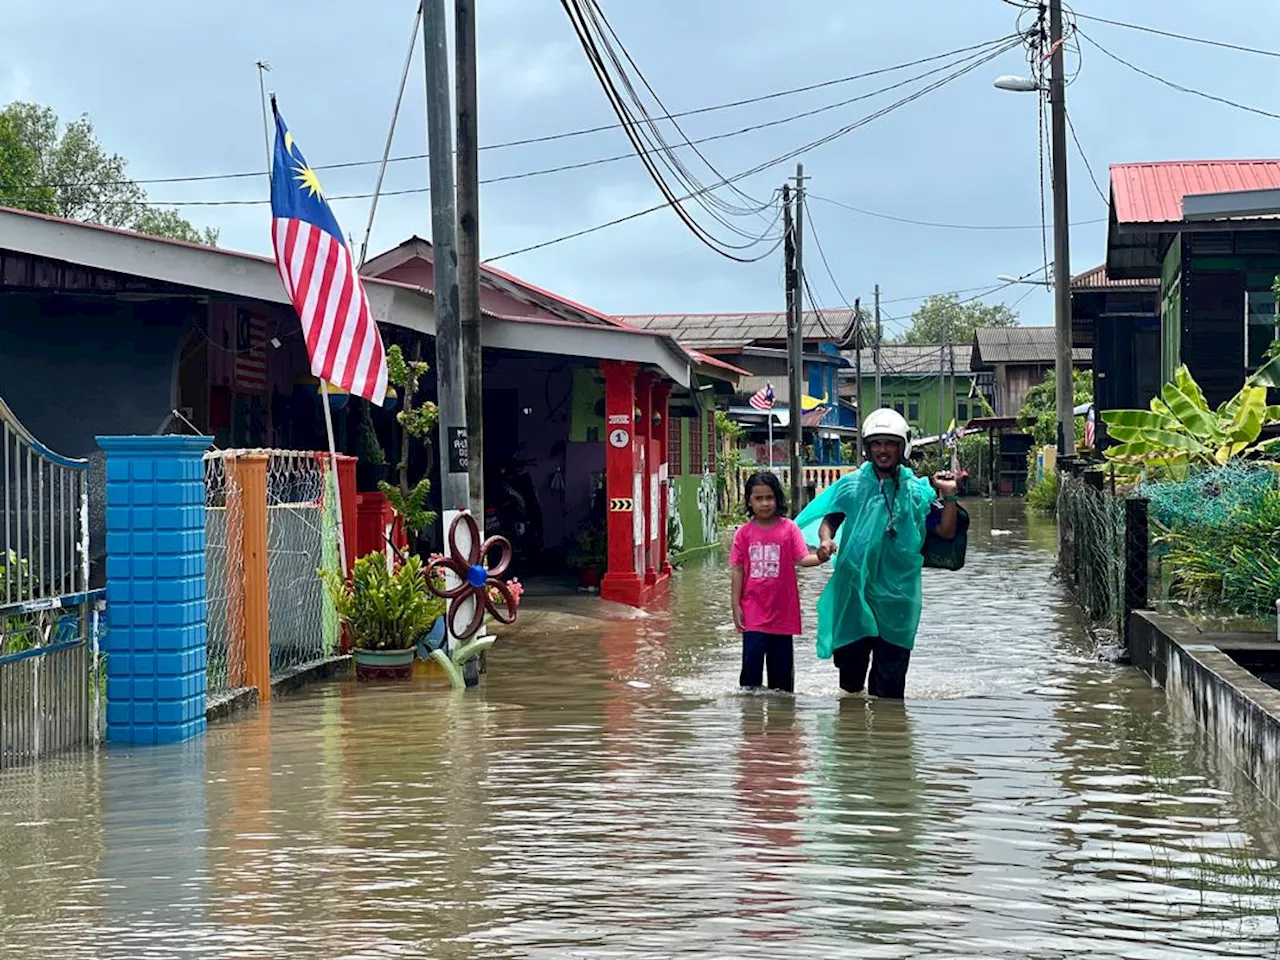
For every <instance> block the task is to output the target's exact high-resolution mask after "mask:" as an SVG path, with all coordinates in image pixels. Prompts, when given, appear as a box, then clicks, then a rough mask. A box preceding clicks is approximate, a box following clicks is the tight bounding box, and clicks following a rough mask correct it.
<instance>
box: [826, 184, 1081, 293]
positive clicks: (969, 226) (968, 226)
mask: <svg viewBox="0 0 1280 960" xmlns="http://www.w3.org/2000/svg"><path fill="white" fill-rule="evenodd" d="M806 196H808V197H809V198H811V199H813V200H821V201H822V202H823V203H829V204H831V205H832V206H836V207H841V208H842V209H845V210H848V211H850V212H852V213H860V214H862V215H863V216H865V217H875V218H876V219H878V220H892V221H893V222H895V223H906V224H910V225H911V226H915V227H937V228H939V229H943V230H1039V229H1040V224H1038V223H1014V224H1007V223H1006V224H991V223H940V222H938V221H936V220H914V219H912V218H910V217H899V216H895V215H894V214H891V213H878V212H877V211H875V210H864V209H863V208H862V207H855V206H852V205H850V204H847V203H843V202H841V201H839V200H833V199H831V198H830V197H823V196H819V195H818V194H814V193H808V194H806ZM1105 220H1106V217H1098V218H1096V219H1093V220H1077V221H1075V222H1074V223H1072V226H1073V227H1083V226H1088V225H1090V224H1095V223H1102V222H1104V221H1105ZM884 302H886V301H881V303H884Z"/></svg>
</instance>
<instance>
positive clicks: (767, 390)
mask: <svg viewBox="0 0 1280 960" xmlns="http://www.w3.org/2000/svg"><path fill="white" fill-rule="evenodd" d="M749 402H750V404H751V406H753V407H755V408H756V409H757V410H772V409H773V384H772V383H766V384H765V385H764V386H763V387H761V388H760V389H759V390H757V391H756V392H755V393H754V394H752V396H751V400H750V401H749Z"/></svg>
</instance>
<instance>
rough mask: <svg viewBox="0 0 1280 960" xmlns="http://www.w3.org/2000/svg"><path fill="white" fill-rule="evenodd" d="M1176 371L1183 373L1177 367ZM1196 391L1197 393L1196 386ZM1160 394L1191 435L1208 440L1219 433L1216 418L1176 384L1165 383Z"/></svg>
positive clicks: (1181, 369) (1183, 371)
mask: <svg viewBox="0 0 1280 960" xmlns="http://www.w3.org/2000/svg"><path fill="white" fill-rule="evenodd" d="M1178 372H1179V373H1185V370H1184V369H1183V368H1181V367H1179V368H1178ZM1188 376H1189V374H1188ZM1196 392H1197V394H1199V388H1198V387H1197V388H1196ZM1160 395H1161V396H1162V397H1163V398H1164V402H1165V404H1166V405H1168V407H1169V409H1170V410H1172V411H1173V415H1174V416H1175V417H1177V418H1178V422H1179V423H1180V424H1182V426H1184V427H1186V429H1187V432H1188V433H1189V434H1191V435H1192V436H1193V437H1201V438H1203V439H1205V440H1209V439H1212V438H1214V437H1216V436H1218V435H1220V434H1221V432H1222V430H1221V427H1220V426H1219V424H1218V418H1217V417H1215V416H1214V415H1213V414H1212V413H1210V412H1209V411H1208V410H1207V409H1201V407H1199V406H1198V405H1197V404H1196V402H1195V400H1193V399H1192V398H1191V397H1189V396H1187V395H1186V394H1185V393H1183V392H1182V391H1181V390H1180V389H1179V388H1178V387H1177V385H1176V384H1172V383H1166V384H1165V385H1164V389H1163V390H1162V391H1161V394H1160Z"/></svg>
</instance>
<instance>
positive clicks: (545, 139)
mask: <svg viewBox="0 0 1280 960" xmlns="http://www.w3.org/2000/svg"><path fill="white" fill-rule="evenodd" d="M1008 39H1010V37H1000V38H997V39H995V40H988V41H985V42H984V43H977V44H970V45H969V46H964V47H958V48H956V49H953V50H948V51H946V52H944V53H937V54H933V55H932V56H928V57H920V58H918V59H916V60H910V61H907V62H904V63H897V64H893V65H892V66H888V67H879V68H877V69H875V70H866V71H863V72H861V73H855V74H850V75H848V76H844V77H836V78H834V79H831V80H822V81H819V82H817V83H810V84H805V85H804V86H799V87H791V88H788V89H786V90H777V91H774V92H772V93H766V94H761V95H759V96H755V97H745V98H742V99H738V100H730V101H726V102H724V103H716V104H711V105H709V106H705V107H695V108H693V109H690V110H682V111H679V112H676V113H670V114H667V115H664V116H663V117H660V118H659V119H666V120H675V119H682V118H685V117H695V116H701V115H702V114H707V113H717V112H720V111H723V110H732V109H736V108H738V107H745V106H751V105H753V104H757V103H766V102H768V101H771V100H778V99H782V98H784V97H790V96H794V95H796V94H801V93H811V92H813V91H814V90H823V89H827V88H828V87H836V86H842V85H844V84H847V83H853V82H856V81H858V80H866V79H868V78H870V77H876V76H882V75H884V74H887V73H896V72H898V71H899V70H908V69H910V68H911V67H918V66H921V65H923V64H926V63H934V62H936V61H938V60H946V59H948V58H950V57H956V56H959V55H961V54H965V53H972V52H975V51H978V50H983V49H986V48H989V47H991V46H992V45H993V44H996V43H1002V42H1004V41H1006V40H1008ZM908 82H909V81H908ZM896 86H898V85H895V86H894V87H886V88H881V89H880V90H878V91H876V93H883V92H885V91H887V90H891V89H895V88H896ZM873 95H874V94H868V95H867V96H873ZM856 99H859V98H855V100H842V101H839V102H838V103H833V104H831V105H829V106H827V107H823V108H821V110H820V111H817V112H822V111H825V110H834V109H838V108H839V107H842V106H847V105H848V104H849V103H853V102H856ZM813 115H814V113H813V112H806V113H800V114H795V115H792V116H788V117H786V118H783V119H782V120H778V121H774V122H773V123H772V124H765V125H761V126H752V127H747V128H744V130H743V131H742V132H752V131H754V130H759V129H766V128H767V127H768V126H776V125H777V124H779V123H789V122H791V121H792V120H798V119H802V118H804V117H809V116H813ZM621 126H622V125H621V124H620V123H605V124H599V125H596V126H592V127H582V128H579V129H576V130H567V131H564V132H562V133H551V134H543V135H541V136H537V137H526V138H521V139H516V140H506V141H501V142H498V143H488V144H482V145H481V146H480V149H481V150H504V149H509V148H512V147H527V146H533V145H536V144H542V143H552V142H555V141H558V140H568V139H572V138H576V137H584V136H588V135H591V134H596V133H604V132H606V131H609V130H617V129H620V128H621ZM730 135H737V134H736V133H733V134H722V135H720V139H723V138H724V137H725V136H730ZM710 139H712V138H703V139H700V140H696V141H694V142H695V143H708V142H710ZM623 156H630V154H624V155H623ZM425 159H427V155H426V154H425V153H414V154H405V155H403V156H398V157H392V158H391V159H390V160H389V161H388V162H389V163H404V162H410V161H421V160H425ZM381 162H382V161H381V159H377V160H348V161H344V162H339V163H325V164H317V165H316V166H314V167H313V168H312V169H314V170H316V171H317V172H320V171H324V170H348V169H353V168H358V167H371V166H377V165H378V164H380V163H381ZM265 175H266V171H265V170H251V171H243V172H239V173H210V174H194V175H189V176H180V177H149V178H144V179H141V180H99V181H89V182H85V183H54V184H34V185H33V187H47V188H52V189H57V188H60V187H68V188H69V187H86V186H117V185H121V184H126V183H129V184H138V185H139V186H151V185H155V184H161V183H202V182H207V181H213V180H244V179H250V178H253V177H263V176H265Z"/></svg>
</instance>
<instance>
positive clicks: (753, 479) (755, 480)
mask: <svg viewBox="0 0 1280 960" xmlns="http://www.w3.org/2000/svg"><path fill="white" fill-rule="evenodd" d="M756 487H768V488H769V489H770V490H772V491H773V502H774V513H776V514H777V515H778V516H780V517H785V516H786V515H787V495H786V494H785V493H783V492H782V484H781V483H780V482H779V481H778V478H777V477H776V476H774V475H773V474H772V473H770V472H769V471H768V470H761V471H760V472H758V473H753V474H752V475H751V476H749V477H748V478H747V488H746V493H747V516H751V515H752V514H751V491H752V490H754V489H755V488H756Z"/></svg>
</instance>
